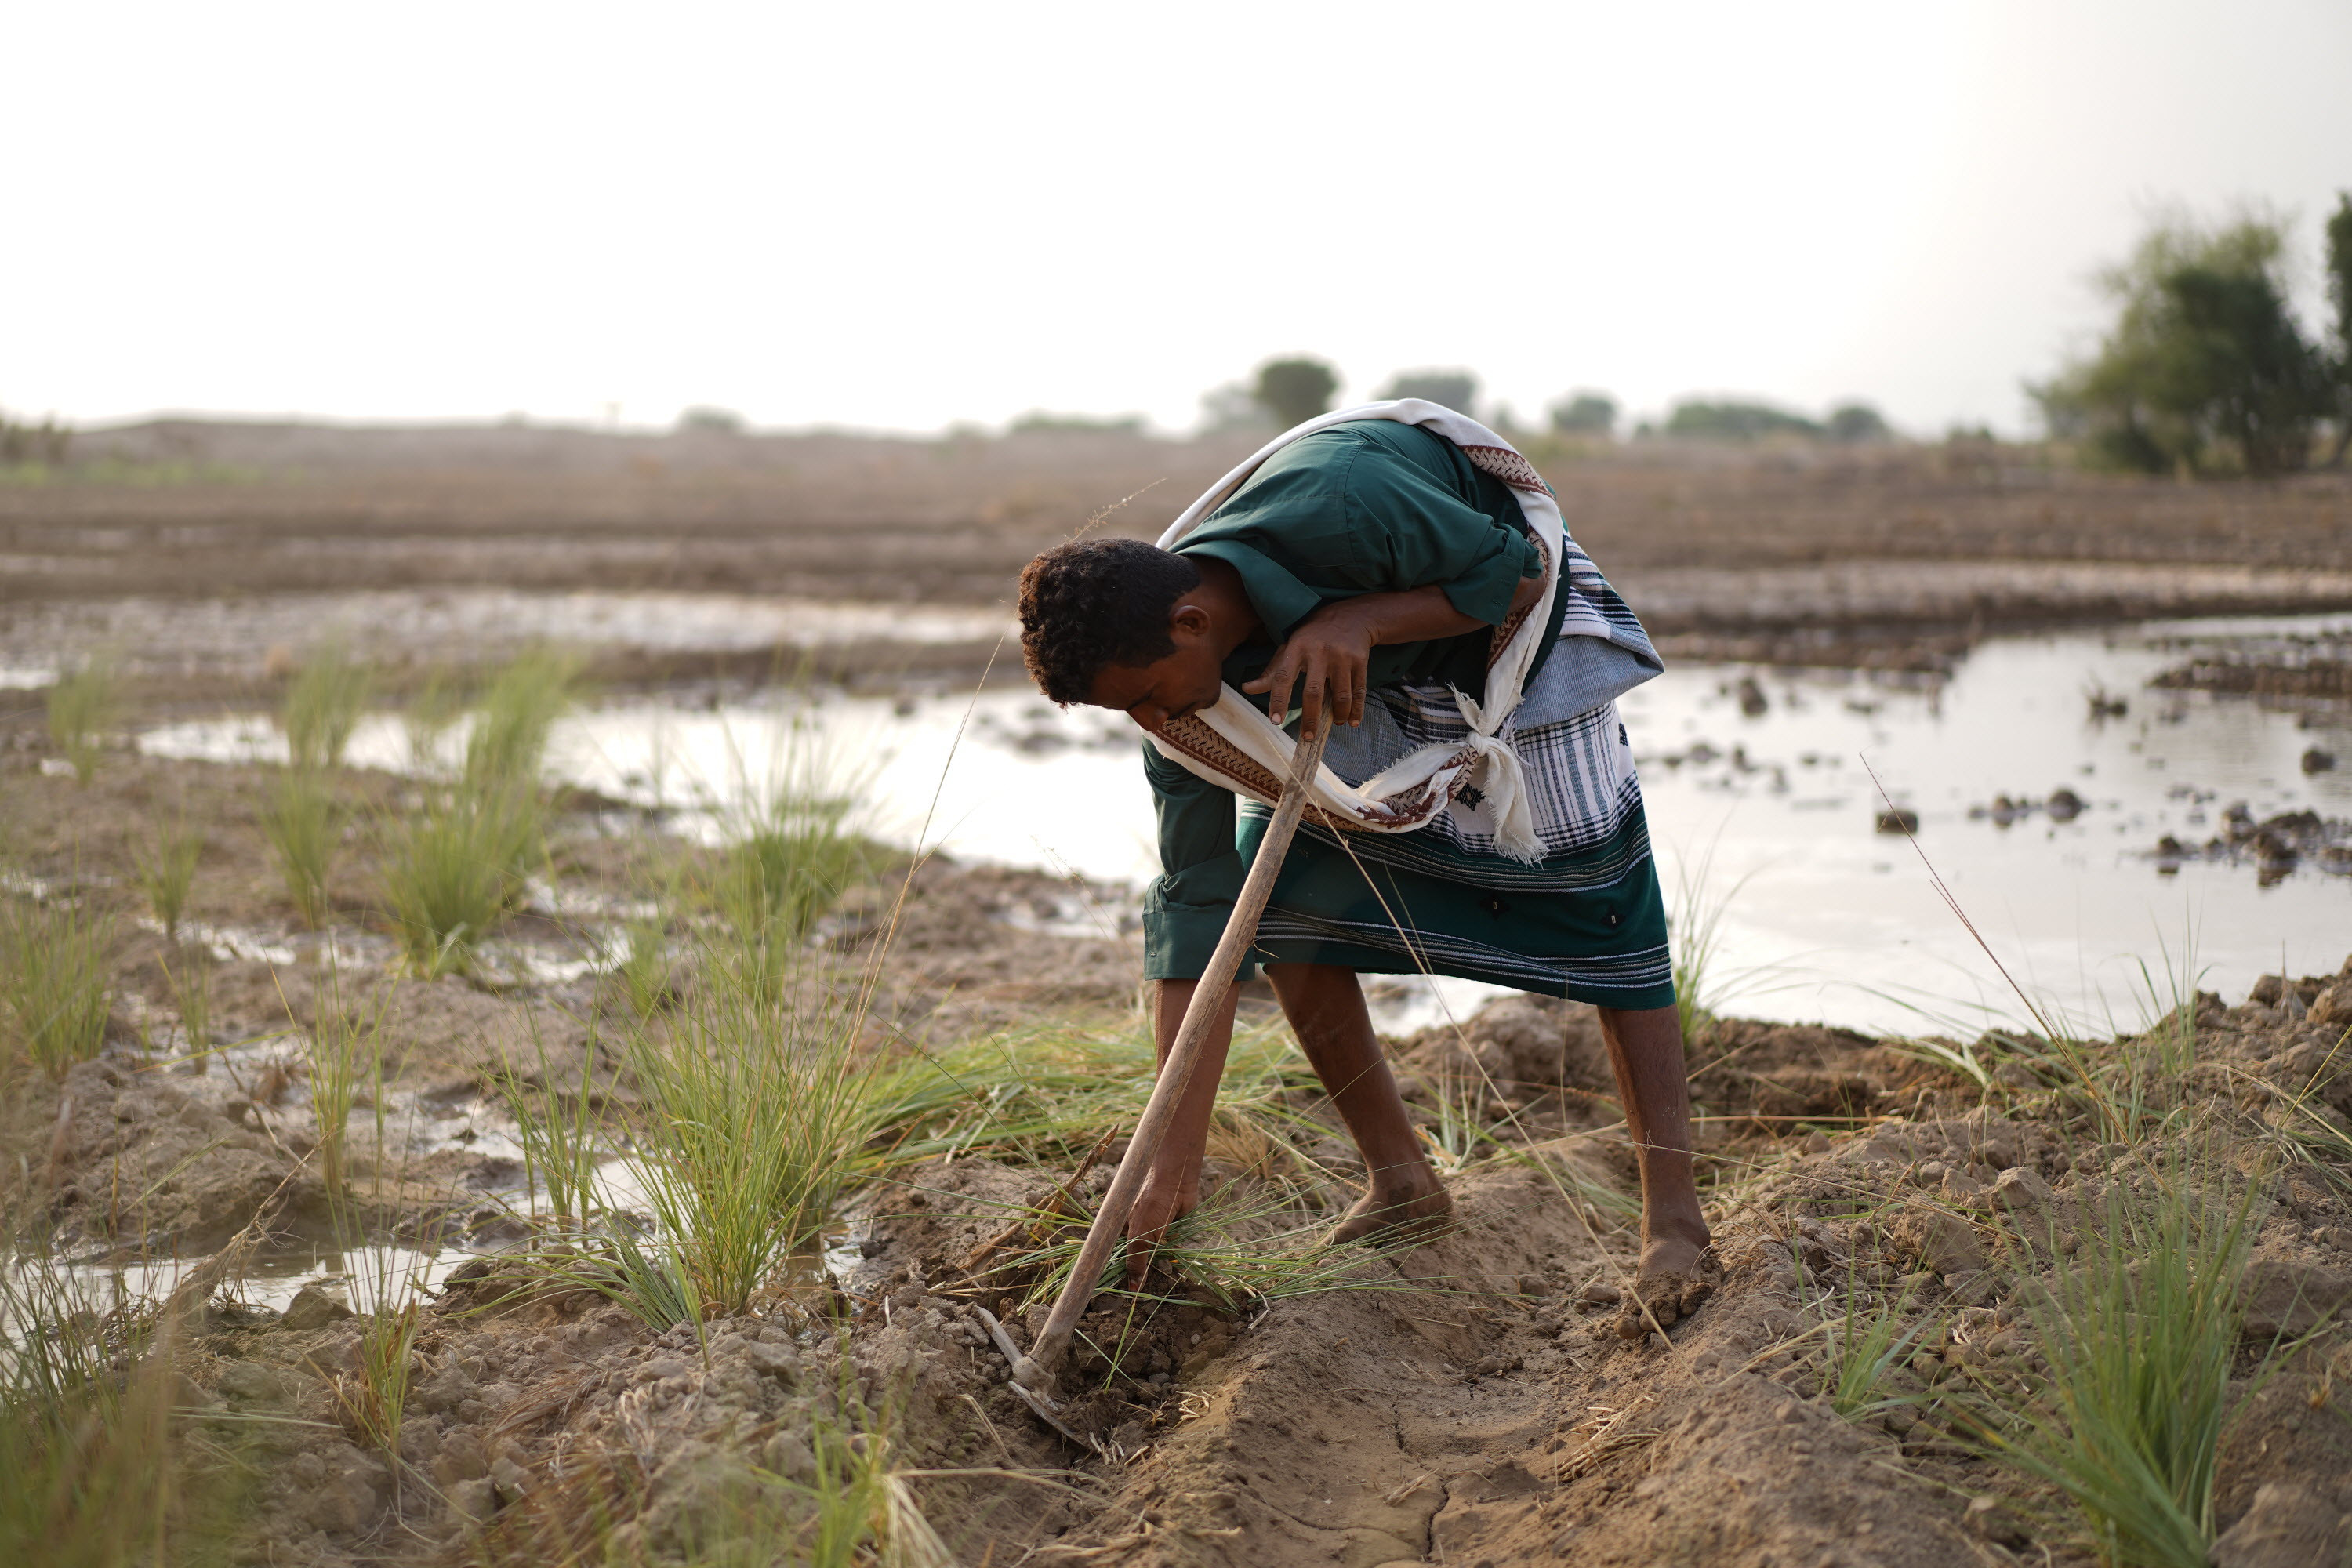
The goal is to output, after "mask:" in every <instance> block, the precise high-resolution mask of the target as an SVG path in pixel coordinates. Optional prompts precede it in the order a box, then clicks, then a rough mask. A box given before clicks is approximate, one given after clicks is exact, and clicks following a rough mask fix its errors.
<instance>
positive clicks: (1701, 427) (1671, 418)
mask: <svg viewBox="0 0 2352 1568" xmlns="http://www.w3.org/2000/svg"><path fill="white" fill-rule="evenodd" d="M1665 433H1666V434H1667V435H1669V436H1679V437H1683V438H1684V439H1685V440H1690V441H1753V440H1755V439H1756V438H1757V437H1761V436H1818V435H1820V434H1821V433H1822V427H1821V426H1819V425H1817V424H1815V423H1814V422H1813V421H1812V420H1811V419H1808V418H1806V417H1805V416H1803V415H1801V414H1792V413H1790V411H1789V410H1787V409H1785V408H1775V407H1774V406H1773V405H1770V404H1769V403H1747V402H1741V401H1739V400H1738V399H1732V398H1725V399H1712V398H1702V397H1686V398H1684V399H1682V400H1681V401H1680V402H1678V403H1676V404H1675V405H1673V406H1672V407H1671V408H1669V409H1668V410H1667V411H1666V429H1665Z"/></svg>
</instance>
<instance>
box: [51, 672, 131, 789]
mask: <svg viewBox="0 0 2352 1568" xmlns="http://www.w3.org/2000/svg"><path fill="white" fill-rule="evenodd" d="M48 716H49V739H50V741H51V742H54V743H55V744H56V746H57V748H58V751H59V752H63V753H64V754H65V759H66V761H67V762H68V763H71V764H72V766H73V773H74V779H75V781H76V782H77V783H79V784H88V783H89V779H90V775H91V774H92V773H95V772H97V771H98V759H99V757H100V754H101V752H103V751H104V750H105V742H106V735H107V732H108V731H110V730H111V729H112V728H113V727H114V725H115V724H116V723H117V722H118V721H120V720H121V716H122V680H121V670H120V669H119V668H118V667H117V666H116V664H115V661H114V659H113V658H111V657H110V656H109V655H105V654H99V655H95V656H93V657H92V658H89V659H86V660H84V661H83V663H82V666H81V668H79V669H77V670H75V671H74V672H73V673H72V674H71V675H68V676H63V677H61V678H59V679H58V683H57V684H56V685H55V686H52V687H50V688H49V695H48Z"/></svg>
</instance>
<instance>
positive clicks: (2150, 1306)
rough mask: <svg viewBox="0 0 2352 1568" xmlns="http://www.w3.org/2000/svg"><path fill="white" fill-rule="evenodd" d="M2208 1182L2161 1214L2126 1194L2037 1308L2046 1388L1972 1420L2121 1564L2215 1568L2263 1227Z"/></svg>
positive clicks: (2168, 1194)
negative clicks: (2246, 1271)
mask: <svg viewBox="0 0 2352 1568" xmlns="http://www.w3.org/2000/svg"><path fill="white" fill-rule="evenodd" d="M2205 1174H2206V1173H2203V1172H2200V1171H2199V1170H2198V1169H2196V1168H2195V1167H2193V1166H2191V1165H2190V1164H2189V1163H2188V1162H2186V1161H2183V1162H2181V1163H2179V1165H2177V1166H2176V1167H2175V1168H2174V1169H2173V1170H2172V1171H2171V1172H2169V1173H2168V1179H2166V1180H2163V1181H2161V1182H2159V1183H2158V1184H2157V1186H2156V1191H2155V1193H2154V1194H2153V1198H2152V1201H2148V1202H2141V1201H2137V1200H2136V1199H2135V1198H2134V1196H2133V1195H2132V1194H2130V1193H2129V1192H2127V1191H2126V1190H2125V1189H2123V1188H2122V1187H2120V1186H2119V1187H2117V1188H2116V1189H2114V1190H2111V1191H2110V1193H2109V1194H2108V1195H2107V1199H2106V1205H2105V1214H2104V1215H2103V1216H2102V1220H2101V1222H2100V1223H2097V1224H2094V1225H2088V1226H2084V1237H2083V1241H2082V1245H2081V1249H2080V1251H2079V1252H2077V1253H2076V1255H2075V1256H2074V1259H2073V1260H2072V1265H2071V1267H2069V1268H2064V1269H2062V1270H2061V1271H2059V1272H2058V1273H2057V1275H2056V1276H2055V1282H2054V1283H2053V1285H2052V1286H2051V1288H2050V1289H2048V1290H2047V1291H2045V1292H2042V1293H2041V1294H2040V1295H2039V1298H2038V1299H2037V1300H2033V1301H2032V1304H2031V1307H2030V1311H2031V1315H2032V1320H2033V1321H2034V1323H2035V1326H2036V1327H2037V1329H2038V1330H2039V1331H2040V1334H2041V1339H2042V1353H2043V1355H2044V1356H2045V1357H2046V1359H2047V1361H2048V1363H2049V1369H2050V1370H2049V1374H2048V1376H2047V1378H2046V1379H2044V1380H2043V1381H2042V1383H2041V1384H2039V1386H2027V1387H2025V1388H2024V1389H2022V1390H2021V1391H2017V1390H2007V1389H2002V1388H2000V1387H1996V1386H1993V1385H1991V1384H1987V1385H1986V1387H1985V1394H1986V1397H1985V1399H1984V1400H1983V1402H1982V1404H1981V1405H1979V1406H1978V1407H1976V1408H1975V1409H1974V1410H1973V1412H1971V1411H1969V1410H1968V1409H1965V1408H1964V1409H1963V1411H1962V1415H1963V1419H1964V1421H1965V1422H1966V1423H1967V1424H1968V1425H1969V1426H1971V1427H1972V1428H1973V1430H1974V1433H1975V1436H1976V1438H1977V1440H1978V1441H1979V1444H1980V1445H1981V1446H1982V1447H1983V1448H1984V1449H1985V1450H1986V1451H1987V1452H1988V1453H1989V1454H1990V1455H1991V1456H1992V1457H1994V1458H1998V1459H2000V1460H2001V1461H2002V1462H2004V1463H2006V1464H2009V1465H2011V1466H2012V1467H2013V1468H2016V1469H2018V1470H2020V1471H2021V1472H2022V1473H2024V1474H2025V1475H2027V1476H2030V1477H2032V1478H2033V1479H2037V1480H2040V1481H2043V1482H2046V1483H2047V1484H2049V1485H2050V1486H2052V1487H2053V1488H2055V1489H2057V1491H2058V1492H2059V1493H2060V1494H2061V1495H2063V1497H2064V1498H2065V1499H2066V1500H2067V1501H2068V1502H2069V1503H2071V1504H2072V1505H2073V1506H2074V1510H2076V1512H2077V1513H2078V1515H2079V1516H2080V1519H2081V1522H2082V1524H2083V1527H2084V1531H2085V1533H2086V1535H2087V1536H2088V1538H2089V1541H2088V1544H2089V1545H2090V1546H2091V1548H2092V1549H2093V1550H2094V1551H2095V1552H2096V1553H2097V1554H2098V1555H2100V1556H2101V1557H2102V1558H2103V1559H2104V1560H2105V1561H2106V1562H2109V1563H2117V1564H2135V1565H2147V1568H2202V1565H2203V1564H2205V1563H2207V1562H2208V1553H2209V1552H2210V1548H2211V1545H2212V1542H2213V1535H2214V1517H2213V1503H2214V1473H2215V1467H2216V1463H2217V1461H2218V1458H2219V1456H2220V1452H2221V1438H2222V1435H2223V1432H2224V1429H2225V1426H2226V1419H2227V1415H2228V1413H2229V1406H2230V1383H2231V1371H2232V1368H2233V1363H2234V1362H2235V1359H2236V1354H2237V1346H2238V1341H2239V1338H2240V1333H2241V1325H2242V1321H2243V1316H2244V1308H2243V1304H2242V1299H2241V1297H2240V1294H2239V1291H2238V1281H2239V1278H2240V1275H2241V1273H2242V1266H2243V1263H2244V1259H2245V1257H2246V1253H2247V1251H2248V1248H2249V1247H2250V1246H2251V1243H2252V1226H2251V1224H2250V1219H2251V1201H2250V1198H2249V1199H2240V1200H2238V1201H2237V1202H2235V1203H2234V1204H2225V1203H2224V1202H2223V1201H2222V1200H2221V1199H2220V1198H2218V1197H2216V1196H2214V1195H2212V1194H2210V1192H2209V1191H2207V1190H2205V1189H2204V1188H2202V1187H2201V1186H2200V1181H2201V1180H2202V1179H2203V1178H2204V1176H2205ZM2250 1190H2251V1189H2250ZM2271 1364H2275V1363H2271ZM2259 1375H2261V1374H2258V1376H2259Z"/></svg>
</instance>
